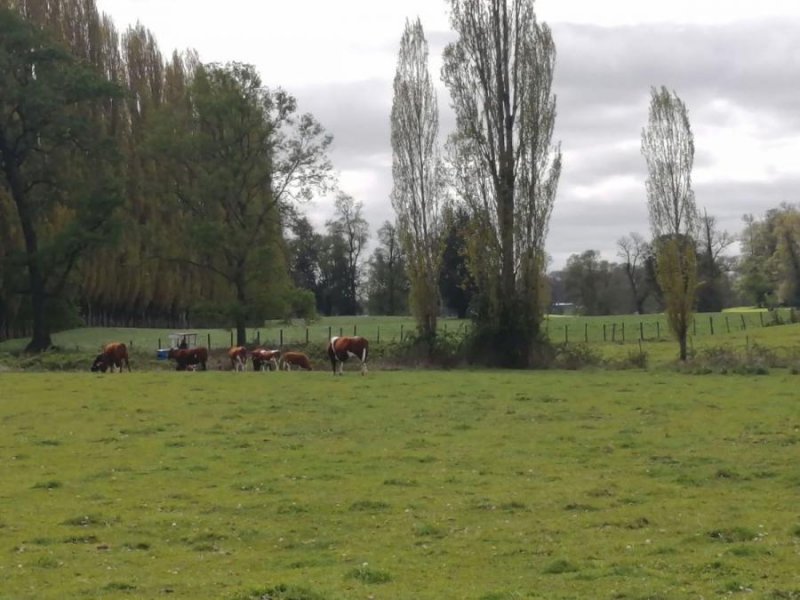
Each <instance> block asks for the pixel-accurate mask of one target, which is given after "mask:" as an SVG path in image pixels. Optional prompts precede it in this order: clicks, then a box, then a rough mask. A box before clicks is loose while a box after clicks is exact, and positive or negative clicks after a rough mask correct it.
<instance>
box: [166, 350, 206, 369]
mask: <svg viewBox="0 0 800 600" xmlns="http://www.w3.org/2000/svg"><path fill="white" fill-rule="evenodd" d="M167 358H169V359H170V360H174V361H175V363H176V365H177V366H176V367H175V370H176V371H188V370H189V367H195V366H197V367H200V370H201V371H205V370H206V363H207V362H208V349H207V348H204V347H202V346H198V347H197V348H172V349H171V350H170V351H169V353H168V354H167Z"/></svg>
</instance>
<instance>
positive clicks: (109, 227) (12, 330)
mask: <svg viewBox="0 0 800 600" xmlns="http://www.w3.org/2000/svg"><path fill="white" fill-rule="evenodd" d="M0 10H2V27H3V36H2V37H3V47H2V63H3V64H2V67H3V76H5V78H6V79H5V80H4V85H3V98H2V108H3V113H4V114H3V122H4V124H5V125H4V127H3V129H2V131H0V133H1V134H2V136H1V137H0V140H2V141H3V142H4V145H3V146H2V147H1V148H0V149H2V150H3V156H2V158H3V165H4V178H3V180H4V185H3V186H2V187H0V216H2V219H1V220H0V227H2V232H0V233H2V236H0V259H2V261H3V262H2V267H3V268H2V276H0V336H3V337H8V336H17V335H25V334H27V335H30V334H33V337H34V338H35V339H34V343H32V345H31V347H30V349H33V350H36V349H42V348H46V347H47V346H48V345H49V330H50V329H51V328H52V327H57V326H65V325H69V324H72V323H73V322H77V320H78V318H80V320H81V321H82V322H84V323H86V324H89V325H169V326H181V325H187V324H188V323H189V322H193V323H195V324H198V321H205V322H210V321H220V322H221V321H225V322H226V324H228V323H231V322H234V323H235V324H236V326H237V329H239V330H240V331H241V332H243V330H244V324H245V323H247V322H249V321H256V322H258V321H259V320H260V321H263V319H264V318H265V317H274V316H283V315H285V314H286V313H288V312H291V311H292V310H299V311H302V310H308V308H309V307H308V306H307V304H308V302H307V296H304V295H303V293H302V292H300V291H298V290H296V289H293V288H292V286H291V285H290V284H289V278H288V277H287V269H286V252H285V250H286V244H285V241H284V236H283V226H284V224H285V222H286V220H287V215H289V214H290V210H289V209H290V208H291V206H292V204H293V202H294V201H295V200H297V199H299V198H309V197H311V196H312V195H313V194H314V193H316V192H318V191H324V190H326V189H327V188H328V186H329V184H330V181H331V176H330V172H331V165H330V163H329V161H328V159H327V156H326V150H327V147H328V145H329V144H330V142H331V138H330V136H328V135H327V134H326V133H325V132H324V131H323V129H322V127H321V126H320V125H319V124H318V123H317V122H316V121H315V120H314V118H313V117H312V116H311V115H300V114H298V113H297V106H296V102H295V100H294V98H292V97H291V96H290V95H289V94H286V93H285V92H283V91H281V90H269V89H266V88H264V87H263V86H262V84H261V81H260V79H259V77H258V74H257V73H255V72H254V71H253V69H252V68H251V67H249V66H247V65H237V64H233V65H203V64H202V63H201V62H200V61H199V58H198V57H197V55H195V54H193V53H187V54H185V55H178V54H173V55H172V56H171V57H169V58H168V59H165V58H164V57H163V56H162V54H161V51H160V50H159V48H158V45H157V42H156V40H155V39H154V37H153V35H152V34H151V33H150V32H149V31H148V30H147V29H145V28H144V27H142V26H137V27H134V28H130V29H128V30H127V31H125V32H122V33H120V32H118V31H117V29H116V28H115V26H114V24H113V22H111V20H110V19H108V18H107V17H106V16H104V15H101V14H100V13H99V12H98V10H97V8H96V6H95V5H94V2H93V1H92V0H6V1H4V2H3V3H2V4H0ZM12 42H13V43H12ZM15 44H16V45H15ZM30 48H35V49H36V50H37V53H36V54H35V55H34V54H33V53H30V54H31V57H28V53H27V50H28V49H30ZM64 49H65V50H66V52H64ZM56 60H58V61H59V62H57V63H56ZM48 61H49V62H48ZM51 64H52V68H47V67H48V65H51ZM101 84H105V87H102V86H101ZM62 92H63V93H62ZM42 106H46V107H47V108H48V112H47V113H46V114H45V113H44V111H43V110H42V109H41V107H42ZM37 111H38V112H37ZM31 123H33V124H31ZM237 127H238V129H237ZM76 130H78V131H79V132H83V133H88V132H91V133H93V135H94V137H95V139H93V140H90V139H89V138H88V137H87V136H84V137H82V138H79V136H78V135H76V134H75V131H76ZM67 138H69V139H68V142H69V143H68V144H67V143H65V142H64V140H66V139H67ZM62 146H63V149H62ZM20 148H22V149H23V150H26V149H27V151H28V153H29V155H30V156H28V155H25V154H23V153H21V151H20ZM14 152H17V154H14ZM88 154H96V156H88ZM39 157H44V158H43V159H42V160H39ZM37 161H38V162H37ZM12 167H13V169H12ZM45 167H46V168H45ZM99 174H102V175H103V181H102V182H98V181H96V180H97V179H99ZM16 180H19V182H20V183H19V185H17V186H16V187H15V181H16ZM15 190H16V191H17V192H19V193H16V194H15V193H14V192H15ZM23 192H24V193H23ZM23 201H24V202H23ZM84 213H85V214H84ZM87 231H88V232H90V233H91V234H92V236H89V235H87V234H86V232H87ZM32 239H33V240H34V242H35V243H32V242H31V240H32ZM62 263H63V264H62ZM53 282H55V283H53ZM304 298H305V302H306V306H304V305H303V302H304ZM311 308H312V310H313V307H311ZM242 335H243V333H242Z"/></svg>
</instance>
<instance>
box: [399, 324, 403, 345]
mask: <svg viewBox="0 0 800 600" xmlns="http://www.w3.org/2000/svg"><path fill="white" fill-rule="evenodd" d="M400 341H401V342H402V341H403V324H402V323H400Z"/></svg>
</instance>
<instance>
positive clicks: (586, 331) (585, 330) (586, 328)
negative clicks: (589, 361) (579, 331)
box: [583, 323, 589, 344]
mask: <svg viewBox="0 0 800 600" xmlns="http://www.w3.org/2000/svg"><path fill="white" fill-rule="evenodd" d="M583 341H584V342H586V343H587V344H588V343H589V324H588V323H584V324H583Z"/></svg>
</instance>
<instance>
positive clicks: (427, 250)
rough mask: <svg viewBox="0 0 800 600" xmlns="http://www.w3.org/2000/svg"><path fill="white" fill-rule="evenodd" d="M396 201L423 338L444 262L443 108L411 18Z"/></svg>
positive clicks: (402, 79)
mask: <svg viewBox="0 0 800 600" xmlns="http://www.w3.org/2000/svg"><path fill="white" fill-rule="evenodd" d="M391 126H392V133H391V139H392V176H393V179H394V187H393V189H392V206H394V209H395V211H396V213H397V224H398V229H399V233H400V243H401V246H402V248H403V252H404V254H405V257H406V261H407V262H406V265H407V272H408V278H409V281H410V284H411V290H410V300H411V311H412V313H413V314H414V318H415V319H416V321H417V330H418V331H419V334H420V337H421V338H422V339H425V340H427V341H429V342H431V341H432V340H433V338H434V337H435V336H436V321H437V318H438V316H439V311H440V305H441V302H440V296H439V273H440V271H441V265H442V251H443V244H442V235H443V230H444V228H443V225H442V168H441V159H440V152H439V146H438V143H437V138H438V134H439V107H438V104H437V101H436V92H435V91H434V88H433V82H432V80H431V77H430V73H429V72H428V42H427V41H426V39H425V33H424V31H423V29H422V23H421V22H420V20H419V19H417V20H416V21H415V22H414V23H413V24H412V23H410V22H408V21H406V26H405V30H404V32H403V37H402V38H401V40H400V51H399V56H398V60H397V71H396V74H395V78H394V101H393V103H392V115H391Z"/></svg>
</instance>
